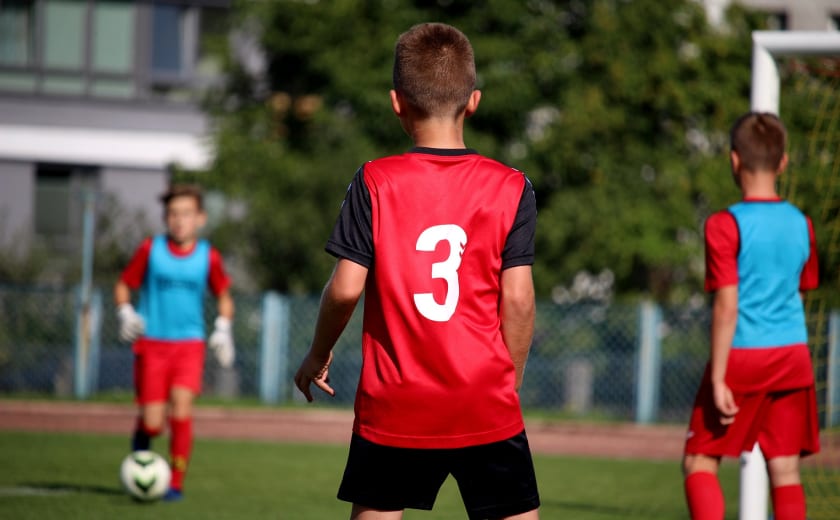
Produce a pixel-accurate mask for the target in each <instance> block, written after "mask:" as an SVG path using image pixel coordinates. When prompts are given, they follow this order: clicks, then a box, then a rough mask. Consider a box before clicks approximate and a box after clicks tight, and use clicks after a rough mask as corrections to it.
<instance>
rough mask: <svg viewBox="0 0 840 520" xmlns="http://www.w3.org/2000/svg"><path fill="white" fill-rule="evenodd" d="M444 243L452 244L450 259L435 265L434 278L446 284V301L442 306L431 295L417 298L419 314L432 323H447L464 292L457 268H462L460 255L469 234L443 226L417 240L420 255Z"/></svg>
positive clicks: (415, 302) (458, 228)
mask: <svg viewBox="0 0 840 520" xmlns="http://www.w3.org/2000/svg"><path fill="white" fill-rule="evenodd" d="M443 240H446V241H447V242H449V258H447V259H446V260H444V261H443V262H437V263H434V264H432V278H442V279H443V280H445V281H446V300H445V301H444V302H443V305H441V304H439V303H437V302H436V301H435V297H434V295H433V294H432V293H415V294H414V305H415V306H416V307H417V310H418V311H420V314H422V315H423V316H425V317H426V318H428V319H430V320H432V321H448V320H449V318H451V317H452V315H453V314H455V307H457V306H458V297H459V296H460V292H461V290H460V287H459V286H458V268H459V267H460V266H461V255H462V254H463V253H464V247H465V246H466V245H467V233H466V232H465V231H464V230H463V229H461V227H460V226H457V225H455V224H442V225H440V226H432V227H430V228H427V229H425V230H424V231H423V232H422V233H420V236H419V237H417V246H416V249H417V251H434V250H435V247H437V245H438V243H440V242H441V241H443Z"/></svg>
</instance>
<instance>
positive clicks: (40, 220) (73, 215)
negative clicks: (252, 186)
mask: <svg viewBox="0 0 840 520" xmlns="http://www.w3.org/2000/svg"><path fill="white" fill-rule="evenodd" d="M98 177H99V176H98V172H97V170H96V169H94V168H90V167H84V166H74V165H56V164H39V165H38V166H37V169H36V180H35V233H36V234H37V235H38V236H39V237H41V238H43V239H46V240H49V241H50V243H51V244H54V245H55V246H56V247H58V248H59V249H73V248H74V244H75V243H76V242H78V240H79V239H80V236H81V223H82V211H83V197H82V195H83V193H84V190H88V189H95V188H96V185H97V181H98Z"/></svg>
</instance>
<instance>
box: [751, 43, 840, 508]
mask: <svg viewBox="0 0 840 520" xmlns="http://www.w3.org/2000/svg"><path fill="white" fill-rule="evenodd" d="M752 41H753V50H752V53H753V54H752V88H751V91H750V108H751V109H752V110H755V111H759V112H772V113H773V114H779V91H780V80H779V69H778V67H777V66H776V58H777V57H783V56H814V55H838V56H840V32H837V31H754V32H753V33H752ZM768 494H769V482H768V478H767V470H766V462H765V460H764V457H763V456H762V454H761V450H760V449H759V448H758V445H756V446H755V447H754V449H753V451H751V452H750V451H745V452H744V453H742V454H741V492H740V497H739V505H740V508H739V518H740V520H767V518H768Z"/></svg>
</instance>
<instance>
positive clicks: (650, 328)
mask: <svg viewBox="0 0 840 520" xmlns="http://www.w3.org/2000/svg"><path fill="white" fill-rule="evenodd" d="M661 321H662V310H661V309H660V308H659V306H657V305H656V304H655V303H653V302H649V301H646V302H642V305H641V306H640V308H639V356H638V364H637V370H636V422H637V423H640V424H649V423H652V422H654V421H656V418H657V413H658V411H659V379H660V376H661V355H660V354H661V352H660V351H661V344H660V341H659V327H660V323H661Z"/></svg>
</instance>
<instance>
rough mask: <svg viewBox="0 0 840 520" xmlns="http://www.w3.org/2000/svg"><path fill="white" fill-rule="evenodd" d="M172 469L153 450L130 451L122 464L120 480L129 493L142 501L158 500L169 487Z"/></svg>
mask: <svg viewBox="0 0 840 520" xmlns="http://www.w3.org/2000/svg"><path fill="white" fill-rule="evenodd" d="M171 478H172V471H171V470H170V469H169V464H168V463H167V462H166V459H164V458H163V457H161V456H160V455H158V454H157V453H155V452H153V451H135V452H133V453H129V454H128V455H127V456H126V457H125V458H124V459H123V461H122V464H121V465H120V480H121V481H122V485H123V487H124V488H125V490H126V491H128V493H129V494H130V495H131V496H133V497H134V498H136V499H138V500H142V501H152V500H157V499H159V498H160V497H162V496H163V495H164V494H165V493H166V490H167V489H169V481H170V479H171Z"/></svg>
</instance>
